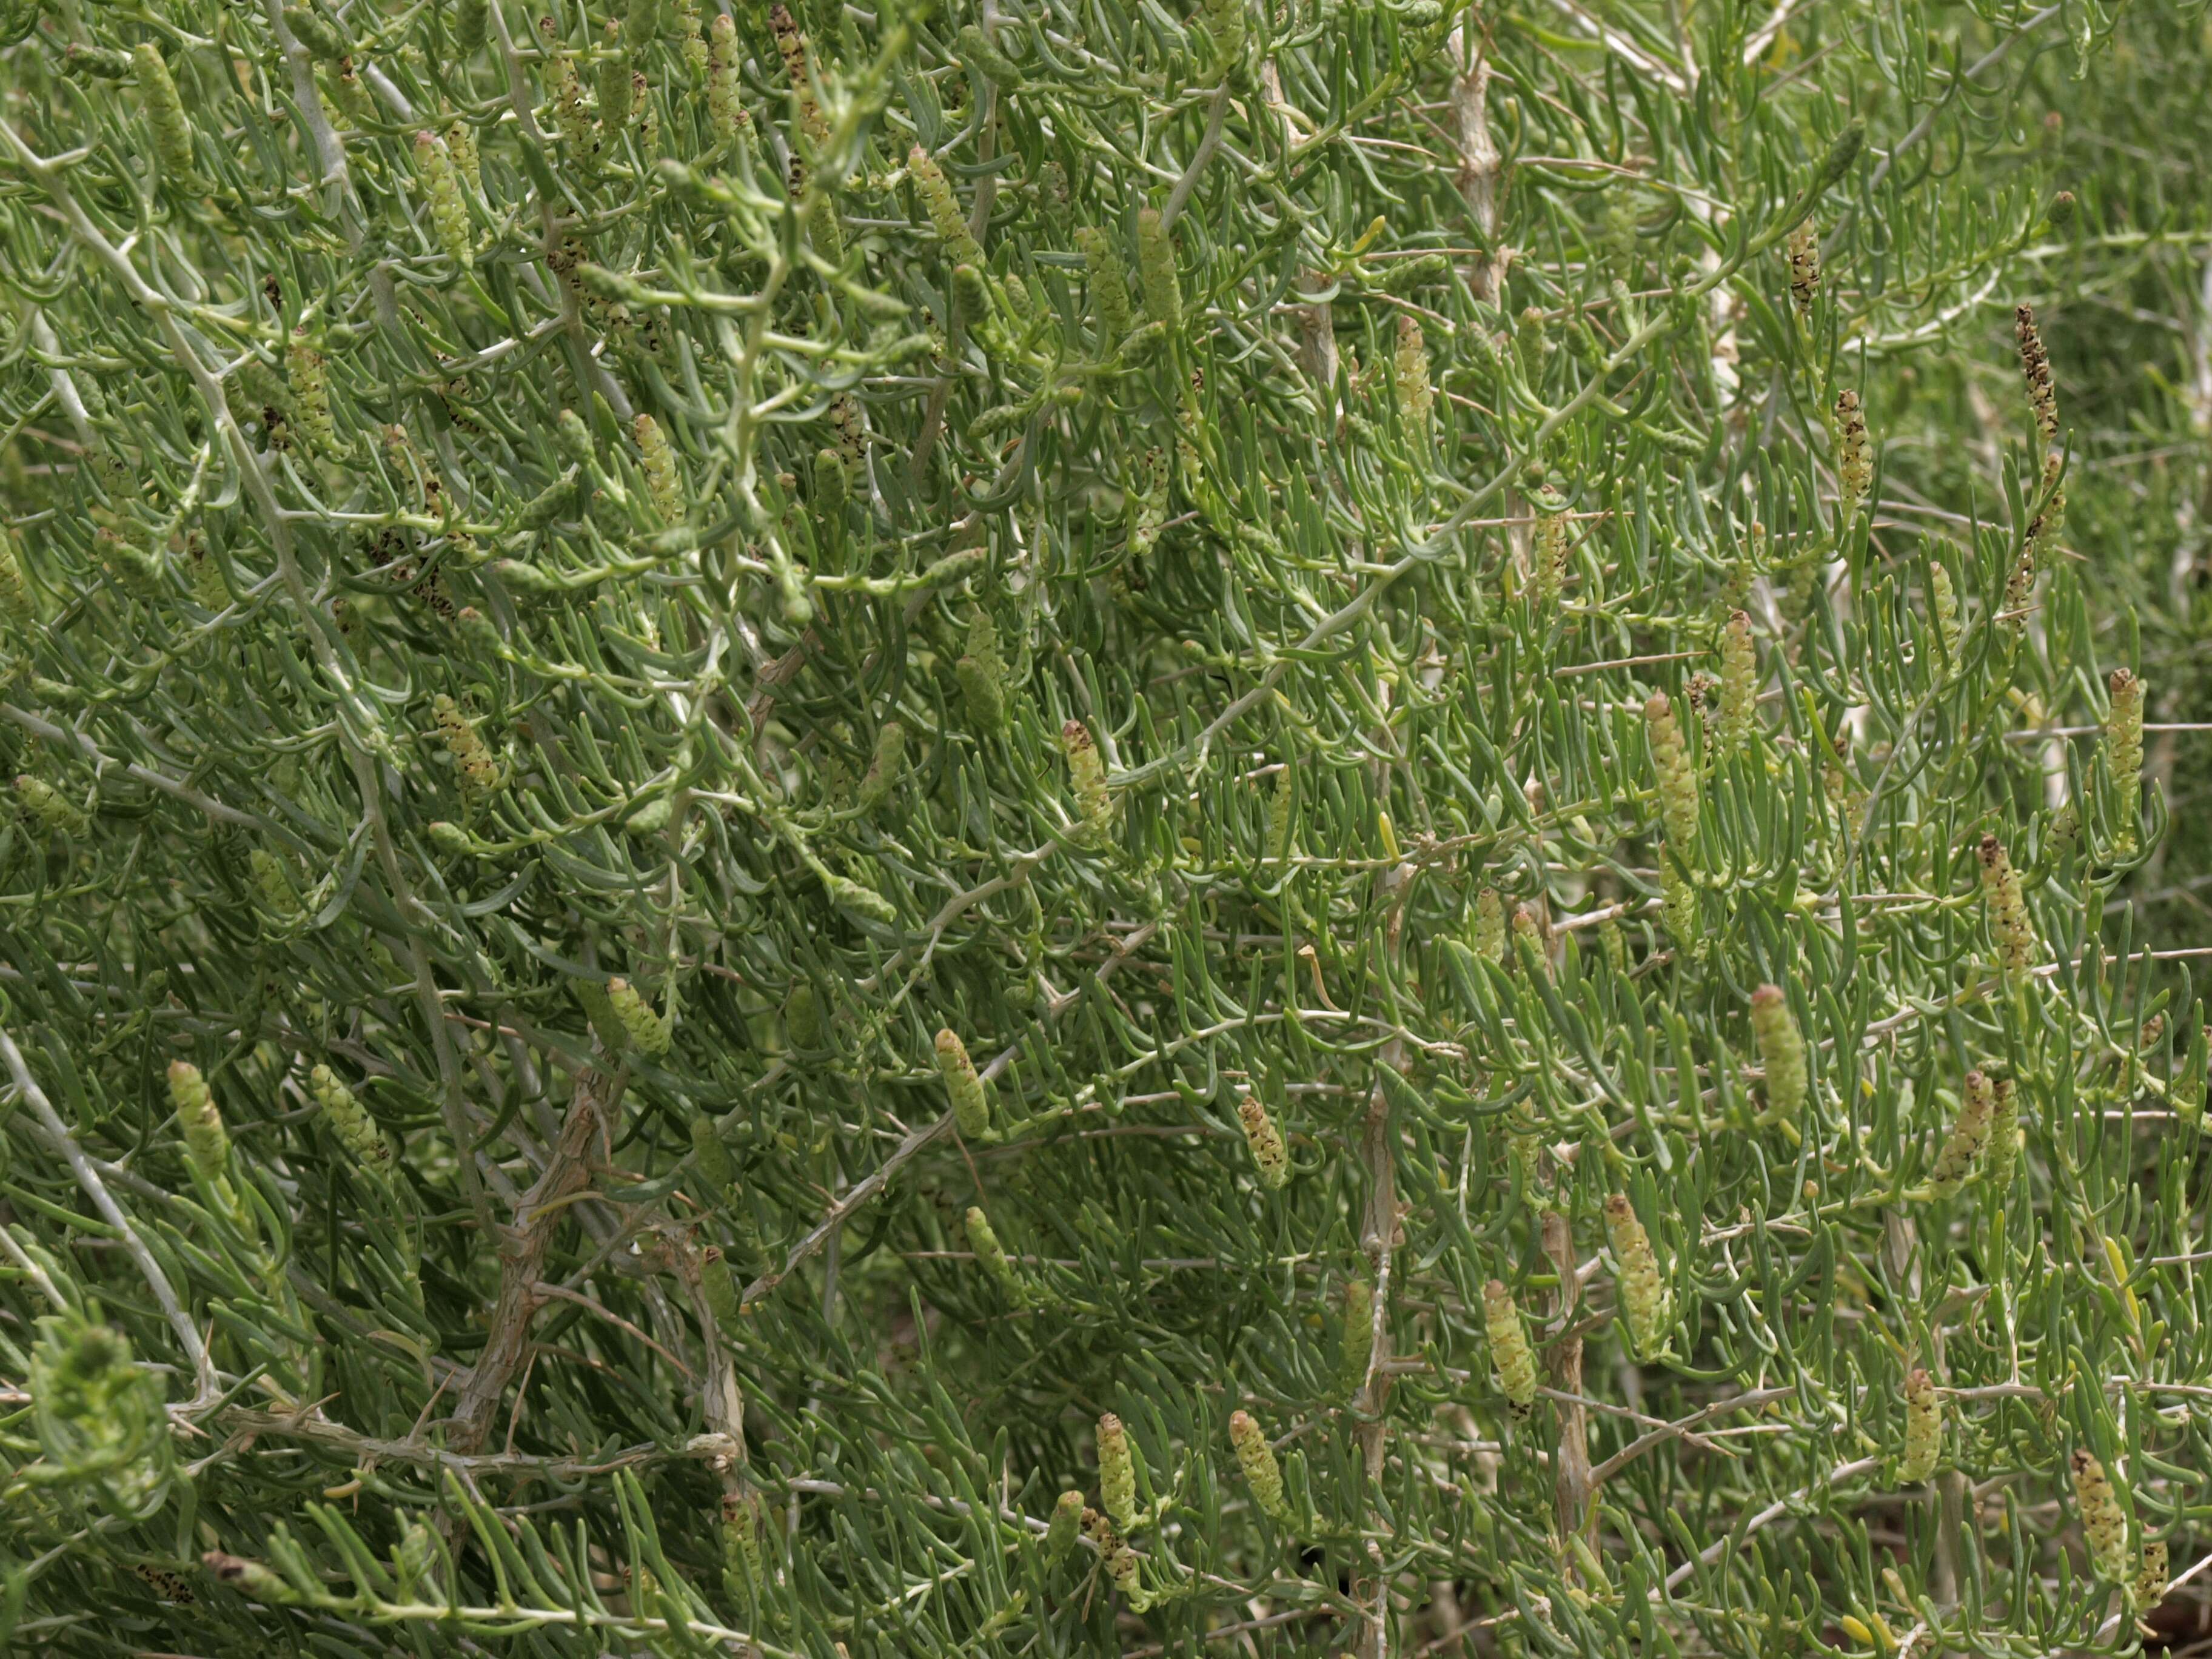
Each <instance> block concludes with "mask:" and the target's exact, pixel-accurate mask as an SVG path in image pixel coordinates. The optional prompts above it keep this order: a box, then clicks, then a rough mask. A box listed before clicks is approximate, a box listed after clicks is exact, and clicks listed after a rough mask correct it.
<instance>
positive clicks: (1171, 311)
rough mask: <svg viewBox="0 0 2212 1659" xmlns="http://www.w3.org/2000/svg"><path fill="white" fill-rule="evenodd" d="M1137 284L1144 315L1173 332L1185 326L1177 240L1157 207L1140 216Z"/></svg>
mask: <svg viewBox="0 0 2212 1659" xmlns="http://www.w3.org/2000/svg"><path fill="white" fill-rule="evenodd" d="M1137 284H1138V286H1139V288H1141V289H1143V290H1144V294H1145V315H1146V316H1147V317H1149V318H1150V319H1152V321H1154V322H1156V323H1158V324H1159V325H1160V326H1161V327H1162V328H1164V329H1165V330H1167V331H1169V332H1170V333H1173V332H1174V331H1176V329H1178V328H1180V327H1181V326H1182V281H1181V279H1180V278H1179V277H1177V276H1176V251H1175V240H1174V239H1173V238H1172V237H1170V235H1169V234H1168V232H1167V228H1166V227H1165V226H1164V225H1163V224H1162V223H1161V222H1160V215H1159V210H1158V209H1157V208H1146V209H1144V210H1141V211H1139V213H1138V215H1137Z"/></svg>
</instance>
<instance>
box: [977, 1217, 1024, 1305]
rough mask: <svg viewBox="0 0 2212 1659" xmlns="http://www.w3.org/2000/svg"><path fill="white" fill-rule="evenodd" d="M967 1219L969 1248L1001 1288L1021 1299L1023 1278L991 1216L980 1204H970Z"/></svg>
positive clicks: (1010, 1295) (1011, 1295) (1014, 1297)
mask: <svg viewBox="0 0 2212 1659" xmlns="http://www.w3.org/2000/svg"><path fill="white" fill-rule="evenodd" d="M965 1219H966V1222H967V1225H968V1248H969V1249H971V1250H973V1251H974V1252H975V1260H976V1261H980V1262H981V1263H982V1264H983V1270H984V1271H985V1272H986V1273H989V1274H990V1275H991V1277H992V1278H993V1279H996V1280H998V1282H999V1288H1000V1289H1001V1290H1003V1291H1006V1294H1007V1295H1008V1296H1009V1297H1012V1298H1013V1299H1015V1300H1016V1301H1019V1300H1020V1299H1021V1295H1022V1281H1021V1278H1020V1276H1019V1275H1018V1273H1015V1271H1014V1263H1013V1260H1012V1257H1010V1256H1009V1255H1007V1254H1006V1246H1005V1245H1003V1244H1001V1243H999V1234H998V1231H997V1229H995V1228H994V1227H993V1226H992V1225H991V1218H990V1217H988V1216H987V1215H985V1214H984V1213H983V1212H982V1209H981V1206H978V1205H974V1204H971V1205H969V1206H968V1214H967V1216H966V1218H965Z"/></svg>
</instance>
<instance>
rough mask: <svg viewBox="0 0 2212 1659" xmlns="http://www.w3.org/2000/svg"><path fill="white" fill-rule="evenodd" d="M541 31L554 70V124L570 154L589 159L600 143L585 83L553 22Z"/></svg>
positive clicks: (548, 21)
mask: <svg viewBox="0 0 2212 1659" xmlns="http://www.w3.org/2000/svg"><path fill="white" fill-rule="evenodd" d="M538 28H539V31H540V32H541V33H544V35H545V36H546V38H547V40H546V53H547V56H548V58H549V59H550V63H551V68H552V75H553V122H554V125H556V126H557V127H559V128H560V129H561V137H562V138H563V139H564V140H566V141H567V143H568V149H569V150H570V152H571V153H572V154H573V155H575V156H576V157H577V159H579V160H586V159H588V158H590V157H592V156H593V155H597V154H598V153H599V138H598V136H597V134H596V133H595V132H594V131H593V129H592V112H591V109H590V107H589V106H587V105H586V103H585V101H584V88H583V84H582V82H580V81H578V80H577V78H576V59H575V55H574V53H573V52H570V51H569V50H568V48H567V47H566V46H562V45H561V44H560V42H559V40H558V39H557V38H556V36H555V34H554V31H553V27H552V19H550V18H545V19H542V20H541V21H539V23H538Z"/></svg>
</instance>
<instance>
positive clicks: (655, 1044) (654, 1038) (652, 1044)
mask: <svg viewBox="0 0 2212 1659" xmlns="http://www.w3.org/2000/svg"><path fill="white" fill-rule="evenodd" d="M607 1004H608V1006H610V1007H611V1008H612V1009H613V1010H614V1011H615V1018H617V1020H620V1021H621V1022H622V1028H623V1031H624V1032H625V1033H626V1034H627V1035H628V1036H629V1040H630V1042H631V1043H632V1044H633V1045H634V1046H635V1048H636V1049H637V1051H638V1053H640V1054H646V1055H648V1056H658V1055H660V1054H666V1053H667V1052H668V1045H669V1043H670V1042H671V1041H673V1040H674V1037H675V1035H676V1032H675V1022H674V1021H672V1020H671V1019H670V1018H668V1016H667V1015H665V1014H656V1013H655V1012H653V1005H652V1004H651V1003H649V1002H647V1000H645V994H644V993H643V992H641V991H640V990H639V989H638V988H637V987H635V985H632V984H631V983H630V982H629V981H628V980H626V979H621V978H616V979H611V980H609V981H607Z"/></svg>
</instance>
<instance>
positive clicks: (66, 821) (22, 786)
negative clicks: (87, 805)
mask: <svg viewBox="0 0 2212 1659" xmlns="http://www.w3.org/2000/svg"><path fill="white" fill-rule="evenodd" d="M15 799H16V802H17V804H18V805H21V807H22V809H23V811H24V812H25V813H26V814H27V815H28V816H29V817H30V820H31V822H32V823H35V824H37V825H38V826H39V828H40V829H43V830H45V831H46V833H47V834H48V835H50V836H82V835H83V834H84V833H85V831H87V830H88V829H91V828H92V820H91V819H89V818H88V817H85V815H84V814H83V813H82V811H79V810H78V809H77V806H76V803H75V802H73V801H71V800H70V798H69V797H68V796H66V795H64V794H63V793H62V792H61V791H60V790H58V789H57V788H55V787H53V785H52V784H50V783H48V782H47V781H46V780H45V779H44V778H34V777H33V776H32V775H30V774H29V773H28V772H18V773H17V774H16V775H15Z"/></svg>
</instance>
